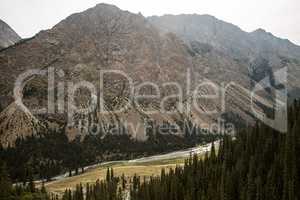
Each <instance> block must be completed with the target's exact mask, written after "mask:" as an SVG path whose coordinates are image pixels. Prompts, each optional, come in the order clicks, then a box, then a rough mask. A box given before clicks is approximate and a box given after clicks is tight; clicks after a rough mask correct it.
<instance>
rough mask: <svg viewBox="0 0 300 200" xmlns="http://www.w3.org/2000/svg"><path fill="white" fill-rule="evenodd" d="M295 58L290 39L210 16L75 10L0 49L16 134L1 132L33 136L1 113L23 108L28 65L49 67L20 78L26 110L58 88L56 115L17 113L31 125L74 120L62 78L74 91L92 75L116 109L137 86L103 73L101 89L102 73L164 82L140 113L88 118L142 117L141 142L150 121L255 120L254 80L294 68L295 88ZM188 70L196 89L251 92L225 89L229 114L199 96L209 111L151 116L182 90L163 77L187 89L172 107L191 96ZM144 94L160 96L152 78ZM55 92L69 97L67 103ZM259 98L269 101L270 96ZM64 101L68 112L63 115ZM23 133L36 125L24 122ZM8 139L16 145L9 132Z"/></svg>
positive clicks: (1, 103) (1, 93)
mask: <svg viewBox="0 0 300 200" xmlns="http://www.w3.org/2000/svg"><path fill="white" fill-rule="evenodd" d="M298 55H300V54H299V47H297V46H296V45H293V44H292V43H290V42H288V41H285V40H281V39H278V38H276V37H274V36H272V35H271V34H269V33H265V32H263V31H261V30H259V31H256V32H254V33H246V32H243V31H242V30H240V29H239V28H238V27H236V26H233V25H231V24H228V23H225V22H222V21H219V20H217V19H215V18H214V17H211V16H198V15H180V16H163V17H150V18H145V17H143V16H142V15H140V14H132V13H130V12H127V11H122V10H120V9H119V8H117V7H115V6H112V5H107V4H99V5H97V6H95V7H94V8H91V9H88V10H86V11H84V12H81V13H76V14H73V15H71V16H69V17H68V18H66V19H65V20H63V21H61V22H60V23H58V24H57V25H56V26H54V27H53V28H52V29H49V30H46V31H41V32H40V33H38V34H37V35H36V36H35V37H33V38H30V39H27V40H23V41H21V42H19V43H17V44H16V45H14V46H11V47H9V48H6V49H4V50H2V51H0V66H1V68H0V72H1V73H0V74H1V75H0V108H2V110H4V111H3V113H8V114H3V115H1V118H0V119H1V121H0V128H1V129H2V131H1V135H2V136H1V138H16V137H7V136H5V134H8V133H9V134H17V135H20V134H21V135H22V134H23V136H26V135H30V134H31V133H29V132H22V133H20V134H19V133H18V131H13V132H12V131H10V130H18V129H16V128H14V127H13V126H11V125H12V123H8V122H9V121H11V120H10V119H11V115H12V113H11V112H7V109H6V110H5V108H7V107H8V108H9V110H10V111H11V110H18V109H17V108H15V107H16V106H17V105H16V104H14V103H13V102H14V99H13V88H14V86H15V81H16V79H17V77H18V76H19V75H20V74H22V73H23V72H25V71H27V70H29V69H43V70H45V74H44V75H38V76H35V77H32V78H30V79H29V80H26V84H24V85H25V87H24V90H23V92H24V93H23V100H24V103H25V105H26V106H27V107H28V109H29V110H32V109H37V108H45V107H46V108H47V102H48V97H47V93H49V91H54V94H55V95H56V96H55V97H53V100H54V101H55V107H54V108H55V112H52V111H49V110H48V111H49V112H48V113H47V114H36V115H24V114H22V113H21V112H17V113H19V114H18V115H20V117H19V118H20V119H22V118H24V117H23V116H26V120H27V121H30V122H35V124H32V123H27V124H28V125H29V126H32V127H31V130H33V129H36V127H40V126H39V125H38V124H41V122H42V123H43V124H44V123H46V124H47V125H45V126H48V127H49V126H52V125H53V123H55V124H59V125H61V126H63V125H65V124H66V123H67V122H68V115H69V114H70V112H72V111H73V110H70V108H71V107H69V105H68V103H70V102H69V101H68V100H69V99H68V93H67V92H65V93H64V94H60V95H59V94H57V91H58V85H59V83H60V84H61V83H63V84H64V91H68V88H67V86H68V85H69V83H74V84H76V83H78V82H80V81H88V82H90V83H91V84H92V85H94V86H95V88H96V90H97V91H100V93H101V92H102V93H103V94H104V100H105V103H104V104H105V107H106V108H118V107H120V106H121V105H124V104H126V103H127V102H128V101H129V100H130V95H129V93H130V91H131V89H130V88H129V83H128V80H127V79H126V78H124V76H120V75H117V74H109V75H106V76H104V80H103V83H104V85H103V87H101V85H100V81H99V79H100V70H111V69H114V70H122V71H123V72H124V73H126V74H127V75H128V76H129V77H130V78H132V80H133V82H134V85H137V84H139V83H142V82H145V81H151V82H153V83H156V84H158V85H159V87H160V88H161V94H162V96H161V97H160V98H158V99H154V100H152V101H150V102H147V101H142V102H141V105H142V106H143V108H144V110H141V109H138V108H137V107H136V106H132V107H131V108H130V109H129V110H127V111H125V112H121V113H118V114H115V113H108V114H103V113H101V112H100V111H99V107H97V109H96V110H95V111H94V112H92V113H90V114H89V115H88V116H84V117H85V118H88V119H89V121H93V122H95V123H97V124H101V127H105V128H106V129H109V127H110V125H109V124H111V123H113V124H116V123H117V124H124V121H127V122H129V123H133V124H135V125H137V124H142V125H141V126H140V127H138V128H137V129H136V130H137V132H138V135H136V134H135V133H136V132H134V131H128V132H129V133H130V134H132V135H133V136H135V137H136V138H141V139H143V138H145V136H144V134H142V132H143V129H145V124H144V120H145V119H152V120H154V121H155V122H156V123H158V124H162V123H164V122H168V123H175V122H176V121H178V120H182V118H188V119H191V118H192V119H193V120H194V121H196V122H195V123H199V126H202V124H203V123H206V124H208V125H209V124H210V123H212V122H215V120H216V119H217V118H218V117H219V116H221V115H222V114H224V113H237V114H238V116H241V118H243V119H245V120H247V121H248V122H253V120H254V119H253V116H251V114H249V110H250V107H249V106H250V103H249V102H250V100H251V97H250V92H249V90H250V89H251V83H252V80H253V79H254V80H255V81H259V79H260V77H261V76H262V74H264V73H266V72H268V73H273V70H275V69H279V68H281V67H282V66H283V65H288V68H289V70H290V73H289V74H291V76H290V78H293V81H292V83H291V84H290V85H289V87H290V88H292V89H294V88H297V86H298V85H299V79H300V74H298V73H299V70H298V68H299V62H298V58H299V57H298ZM261 59H262V60H266V61H267V63H268V66H267V67H266V66H265V65H264V64H261V63H264V62H258V61H259V60H261ZM262 65H264V66H262ZM49 69H50V71H47V70H49ZM250 69H251V70H250ZM51 70H52V71H51ZM188 71H189V72H190V74H191V80H190V82H191V89H195V87H196V86H197V85H198V84H199V82H201V81H203V80H210V81H212V82H214V83H216V84H218V85H221V84H222V83H225V84H228V83H230V82H235V83H238V84H239V85H240V86H242V87H243V88H245V89H246V90H244V89H241V88H239V87H231V88H230V89H228V90H227V91H226V95H225V96H226V105H227V106H226V110H225V111H224V110H222V102H221V101H220V99H212V100H207V99H206V100H205V99H204V100H202V101H200V102H198V103H199V107H200V110H201V111H203V112H199V110H195V109H192V110H191V111H190V112H189V113H182V112H179V111H178V112H174V113H173V114H165V113H162V112H157V113H156V114H146V113H145V109H149V108H151V109H154V110H158V107H159V102H160V100H161V99H162V98H163V97H166V96H168V95H170V94H178V88H177V87H175V86H174V85H169V86H167V87H165V86H163V83H166V82H176V83H179V84H180V85H181V86H182V88H183V93H184V95H183V99H178V98H176V97H175V98H172V99H170V100H169V101H168V103H167V104H166V105H168V108H170V109H175V110H177V109H178V108H177V107H176V103H178V102H182V103H183V104H184V105H187V104H189V103H190V102H189V101H190V98H191V97H190V94H188V93H187V89H186V85H187V78H186V77H187V72H188ZM254 72H255V73H254ZM51 73H54V74H55V80H54V81H55V84H54V87H49V82H48V78H47V76H46V75H47V74H48V75H50V74H51ZM47 82H48V83H47ZM60 91H61V90H60ZM143 91H144V93H146V94H155V90H154V89H153V88H152V87H151V86H149V85H148V86H145V87H144V88H143ZM212 91H214V90H213V88H211V87H210V86H203V87H201V88H200V90H199V94H202V95H207V94H213V92H212ZM76 94H77V96H76V97H77V98H76V99H75V101H76V104H77V105H79V106H80V107H85V106H87V105H86V104H87V103H88V102H89V101H90V99H91V98H90V94H89V92H87V91H85V90H79V91H78V93H76ZM97 94H99V93H97ZM58 99H60V100H62V99H63V100H65V102H64V104H63V103H62V102H61V101H59V100H58ZM257 99H260V97H257ZM260 101H261V102H265V104H270V102H269V101H268V100H260ZM98 103H99V102H98ZM58 108H60V110H61V109H64V111H63V112H59V111H58ZM214 109H215V110H217V111H218V112H217V114H214V115H207V114H203V113H204V112H205V111H209V110H214ZM81 118H82V116H80V115H76V114H74V115H72V120H74V122H75V123H74V125H72V126H69V127H67V128H66V133H67V134H68V136H69V138H70V139H72V138H74V137H75V136H76V135H78V134H82V132H83V131H84V130H82V129H80V128H78V127H77V125H78V123H79V122H80V120H81ZM17 119H18V118H17ZM35 119H37V120H38V121H39V122H36V120H35ZM21 121H22V120H21ZM1 124H2V125H1ZM3 124H4V125H3ZM31 124H32V125H31ZM49 124H51V125H49ZM14 125H15V124H14ZM43 126H44V125H43ZM202 127H203V126H202ZM203 128H204V127H203ZM26 130H30V129H29V128H27V127H26ZM139 134H140V135H139ZM2 142H3V141H2ZM5 142H6V143H9V142H13V139H12V140H11V141H7V140H6V141H5Z"/></svg>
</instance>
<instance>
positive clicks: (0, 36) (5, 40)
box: [0, 20, 21, 50]
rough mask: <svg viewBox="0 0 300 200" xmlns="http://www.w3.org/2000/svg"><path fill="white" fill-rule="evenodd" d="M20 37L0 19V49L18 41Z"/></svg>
mask: <svg viewBox="0 0 300 200" xmlns="http://www.w3.org/2000/svg"><path fill="white" fill-rule="evenodd" d="M20 40H21V37H20V36H19V35H18V34H17V33H16V32H15V31H14V30H13V29H12V28H11V27H9V26H8V25H7V24H6V23H5V22H4V21H2V20H0V50H1V49H3V48H6V47H8V46H11V45H13V44H15V43H16V42H18V41H20Z"/></svg>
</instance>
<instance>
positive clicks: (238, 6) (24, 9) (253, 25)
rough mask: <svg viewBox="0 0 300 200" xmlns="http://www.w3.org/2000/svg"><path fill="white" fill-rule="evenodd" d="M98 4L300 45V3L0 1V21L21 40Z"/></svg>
mask: <svg viewBox="0 0 300 200" xmlns="http://www.w3.org/2000/svg"><path fill="white" fill-rule="evenodd" d="M101 2H105V3H110V4H114V5H116V6H118V7H119V8H121V9H123V10H129V11H131V12H134V13H138V12H141V13H142V14H143V15H144V16H150V15H162V14H181V13H186V14H190V13H197V14H210V15H214V16H215V17H217V18H219V19H222V20H224V21H227V22H230V23H233V24H236V25H238V26H239V27H241V28H242V29H243V30H245V31H253V30H255V29H257V28H263V29H265V30H267V31H269V32H272V33H273V34H274V35H276V36H279V37H282V38H287V39H289V40H291V41H293V42H295V43H297V44H299V45H300V0H184V1H176V0H173V1H172V0H148V1H145V0H126V1H125V0H122V1H121V0H106V1H101V0H100V1H97V0H80V1H79V0H0V19H2V20H4V21H5V22H7V23H8V24H9V25H10V26H11V27H12V28H13V29H14V30H15V31H16V32H17V33H18V34H19V35H20V36H21V37H23V38H25V37H30V36H33V35H35V34H36V33H37V32H39V31H40V30H42V29H49V28H51V27H52V26H54V25H55V24H57V23H58V22H59V21H61V20H62V19H64V18H66V17H67V16H69V15H70V14H72V13H74V12H80V11H83V10H86V9H87V8H90V7H93V6H95V5H96V4H97V3H101Z"/></svg>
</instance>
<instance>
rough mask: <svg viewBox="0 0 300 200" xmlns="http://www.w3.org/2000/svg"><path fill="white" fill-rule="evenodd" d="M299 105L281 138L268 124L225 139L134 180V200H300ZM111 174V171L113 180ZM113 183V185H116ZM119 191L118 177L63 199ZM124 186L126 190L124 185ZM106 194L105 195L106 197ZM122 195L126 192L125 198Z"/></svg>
mask: <svg viewBox="0 0 300 200" xmlns="http://www.w3.org/2000/svg"><path fill="white" fill-rule="evenodd" d="M299 111H300V102H299V101H295V103H294V105H293V106H292V107H291V108H290V111H289V131H288V133H287V134H280V133H278V132H276V131H274V130H272V129H271V128H268V127H266V126H264V125H261V124H259V125H257V126H256V127H254V128H251V129H248V130H245V131H242V132H240V133H238V134H237V135H236V137H235V138H232V137H230V136H225V137H224V139H223V142H222V143H221V146H220V148H219V150H218V151H216V149H215V147H214V146H213V147H212V149H211V154H210V155H206V156H205V158H199V157H197V155H195V156H193V157H191V158H190V159H188V160H187V161H186V162H185V165H184V167H177V168H176V169H175V170H171V171H170V172H169V173H166V172H165V171H164V170H163V171H162V172H161V176H160V177H151V178H150V179H144V178H143V177H138V176H135V177H133V179H132V180H131V186H130V196H131V199H132V200H141V199H142V200H150V199H151V200H162V199H168V200H229V199H232V200H253V199H255V200H297V199H299V197H300V191H299V190H298V188H299V180H300V158H299V156H297V155H299V153H300V137H299V130H300V123H299V122H300V118H299V114H300V113H299ZM109 176H110V174H109V173H108V177H109ZM112 180H113V182H112ZM120 180H121V181H120V182H121V183H120V189H119V190H120V191H119V190H118V189H117V187H114V189H112V187H111V186H109V185H110V184H113V183H114V184H116V183H115V182H114V181H119V179H115V178H113V175H112V178H107V181H106V182H103V183H96V185H94V186H88V187H87V188H88V189H87V191H88V193H87V196H86V198H84V195H83V192H82V191H83V188H82V186H78V187H77V189H76V191H74V192H73V193H72V192H70V191H66V193H65V195H64V197H63V199H64V200H79V199H80V200H82V199H86V200H100V199H101V200H102V199H110V200H112V199H120V198H121V197H124V194H126V190H125V191H122V188H125V187H124V183H122V179H120ZM122 185H123V187H122ZM103 194H106V195H103ZM120 194H123V196H122V195H121V197H120Z"/></svg>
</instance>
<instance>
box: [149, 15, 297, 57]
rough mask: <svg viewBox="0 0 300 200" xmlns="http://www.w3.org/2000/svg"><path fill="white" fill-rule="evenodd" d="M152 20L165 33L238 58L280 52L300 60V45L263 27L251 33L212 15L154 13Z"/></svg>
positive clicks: (279, 53) (282, 54)
mask: <svg viewBox="0 0 300 200" xmlns="http://www.w3.org/2000/svg"><path fill="white" fill-rule="evenodd" d="M148 20H149V21H150V22H151V23H152V24H153V25H155V26H156V27H157V28H158V29H160V30H161V31H162V32H171V33H175V34H176V35H177V36H179V37H180V38H182V39H183V40H184V41H186V42H187V43H192V42H194V41H197V42H200V43H204V44H208V45H211V46H212V47H214V48H215V49H217V50H219V51H221V52H223V53H225V54H227V55H229V56H231V57H235V58H237V59H251V57H256V56H258V55H259V56H272V55H274V54H275V55H278V56H279V55H280V56H284V57H287V58H294V59H299V56H300V47H299V46H297V45H295V44H293V43H291V42H290V41H289V40H286V39H281V38H278V37H275V36H274V35H272V33H268V32H266V31H265V30H263V29H257V30H256V31H253V32H251V33H248V32H245V31H243V30H241V29H240V28H239V27H238V26H235V25H233V24H230V23H227V22H224V21H222V20H219V19H217V18H215V17H213V16H210V15H197V14H191V15H189V14H184V15H164V16H160V17H158V16H152V17H149V18H148Z"/></svg>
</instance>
